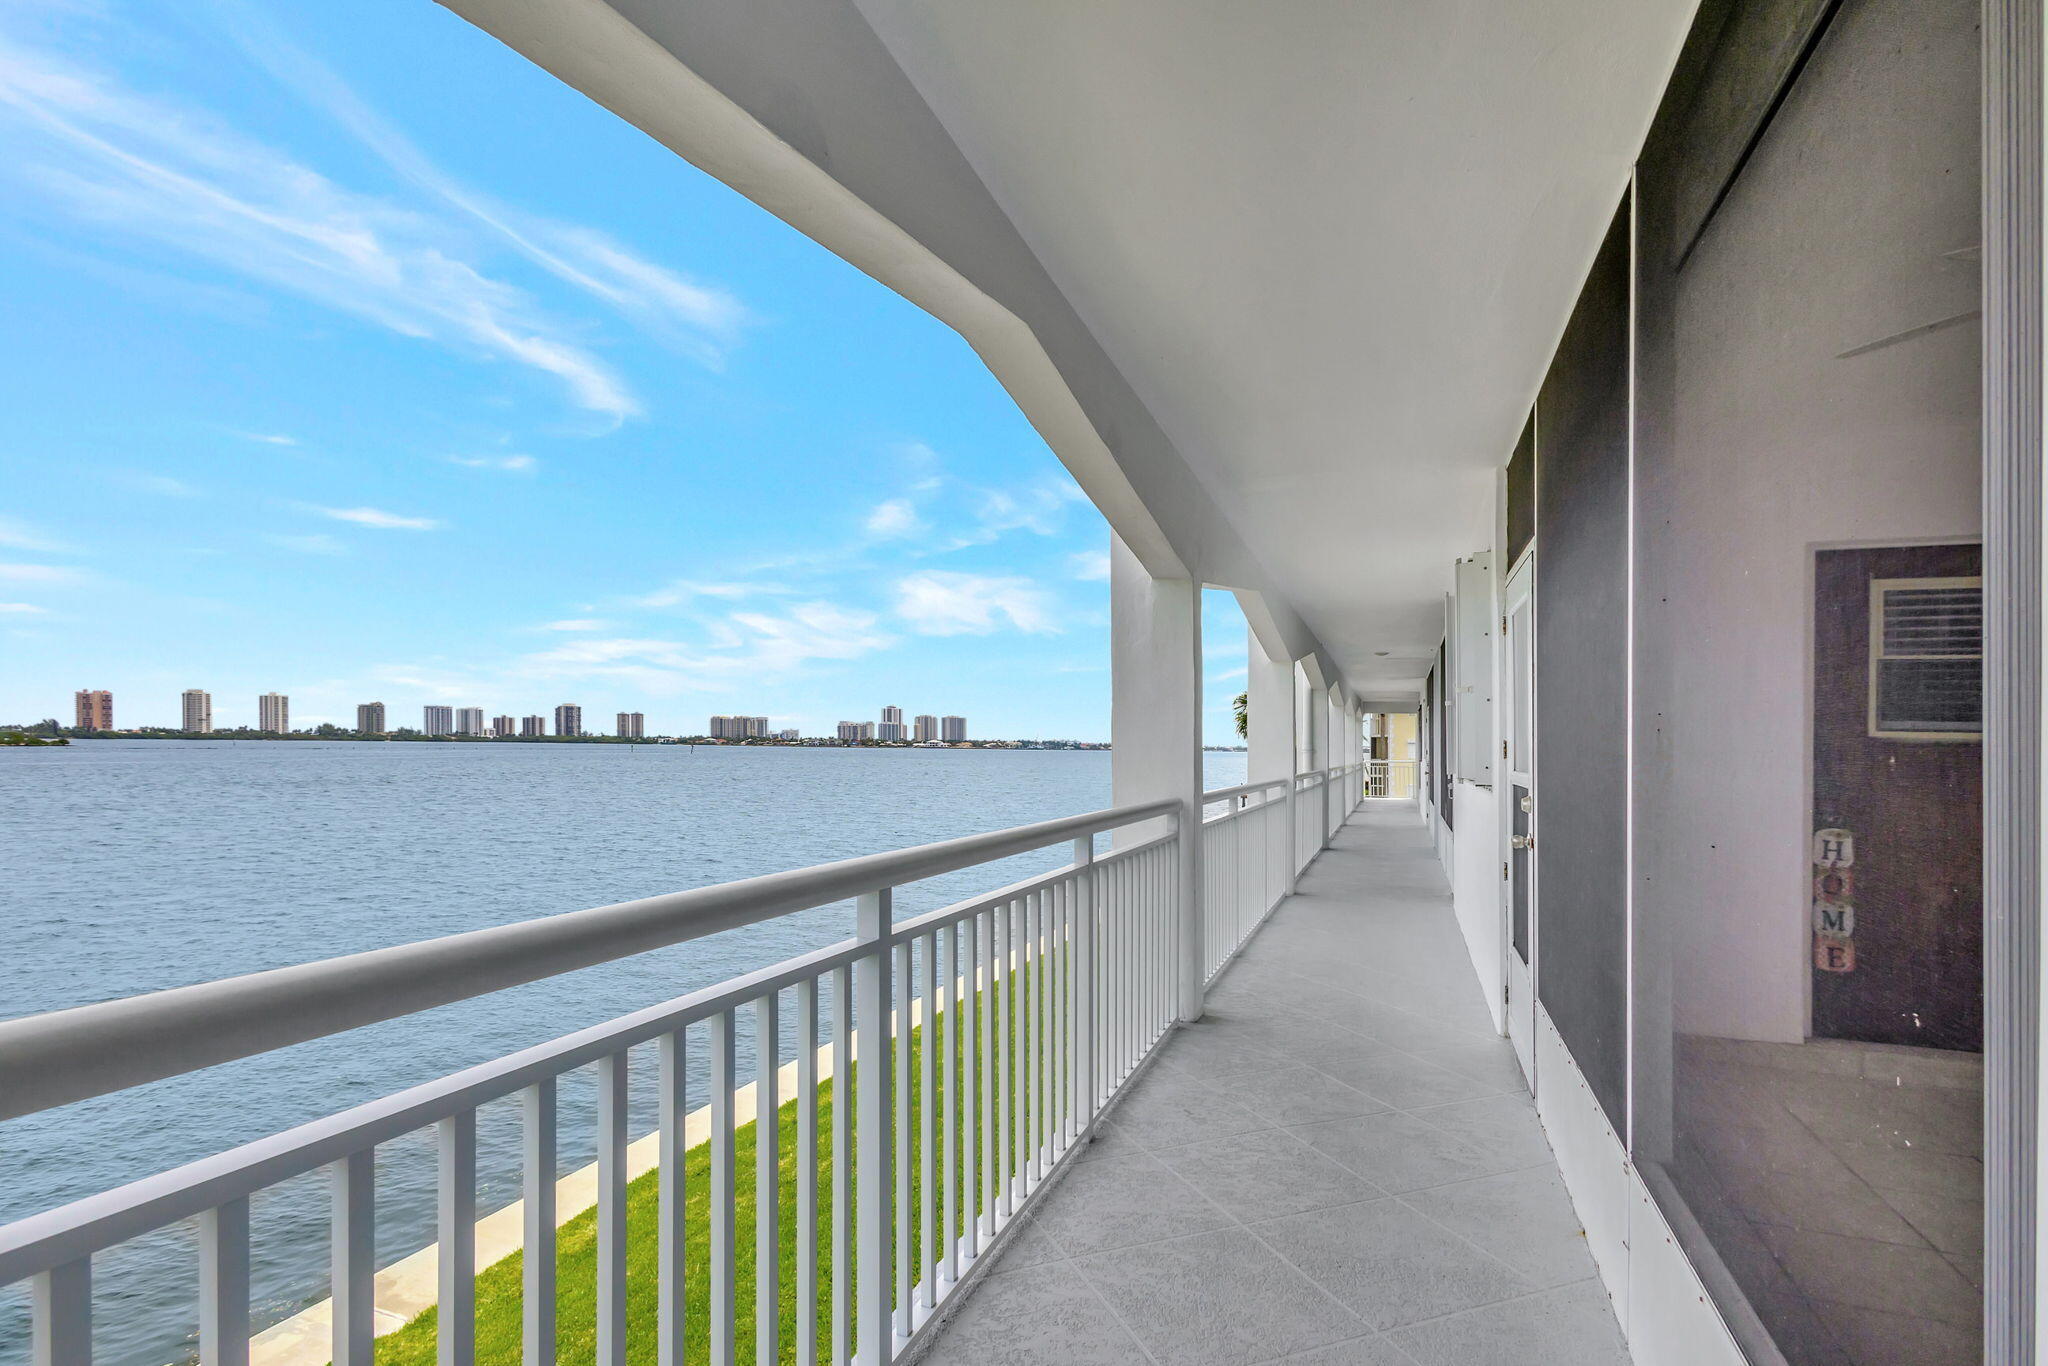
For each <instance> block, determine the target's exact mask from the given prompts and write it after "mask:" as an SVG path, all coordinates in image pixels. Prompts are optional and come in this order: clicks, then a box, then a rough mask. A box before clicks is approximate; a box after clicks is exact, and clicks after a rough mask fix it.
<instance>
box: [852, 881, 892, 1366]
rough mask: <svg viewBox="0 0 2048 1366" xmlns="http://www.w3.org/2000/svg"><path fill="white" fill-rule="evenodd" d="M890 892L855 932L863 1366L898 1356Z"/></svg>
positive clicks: (858, 1318) (862, 912) (863, 914)
mask: <svg viewBox="0 0 2048 1366" xmlns="http://www.w3.org/2000/svg"><path fill="white" fill-rule="evenodd" d="M890 908H891V897H890V889H889V888H887V887H884V888H882V889H881V890H879V891H874V892H868V893H865V894H863V895H862V896H861V898H860V905H859V910H858V912H857V923H858V933H859V935H860V938H861V940H862V942H863V943H865V944H866V945H867V946H868V947H869V952H868V955H867V957H865V958H863V959H862V960H861V971H860V974H859V976H858V978H857V979H856V982H855V987H856V990H857V992H858V999H857V1004H856V1006H855V1011H856V1016H855V1029H856V1031H857V1033H858V1036H859V1050H860V1064H859V1065H860V1087H859V1089H860V1118H859V1125H860V1136H859V1139H858V1143H859V1145H860V1147H859V1153H858V1157H857V1161H858V1164H859V1170H858V1173H857V1175H858V1184H859V1187H860V1191H859V1194H858V1196H857V1197H856V1198H857V1200H858V1202H859V1219H860V1231H859V1235H858V1237H859V1247H858V1249H857V1251H856V1252H855V1253H854V1258H855V1262H856V1265H857V1266H858V1268H859V1276H860V1279H859V1283H858V1284H859V1300H858V1308H856V1310H855V1311H854V1313H855V1319H854V1326H855V1330H856V1331H857V1332H858V1334H859V1340H860V1363H861V1366H886V1363H888V1361H889V1360H890V1359H891V1358H892V1357H893V1356H894V1355H895V1345H894V1343H893V1341H892V1340H891V1337H890V1325H889V1319H890V1304H891V1302H890V1294H889V1229H890V1225H891V1223H892V1220H891V1217H890V1214H891V1212H890V1208H889V1203H890V1191H889V1171H890V1167H891V1166H892V1162H891V1157H892V1152H891V1148H892V1145H893V1141H894V1140H893V1137H892V1132H891V1130H890V1127H889V1091H890V1078H889V998H890V995H891V992H890V987H889V966H890V964H889V935H890V932H891V929H890V919H891V909H890Z"/></svg>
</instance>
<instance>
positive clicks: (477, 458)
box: [448, 455, 540, 474]
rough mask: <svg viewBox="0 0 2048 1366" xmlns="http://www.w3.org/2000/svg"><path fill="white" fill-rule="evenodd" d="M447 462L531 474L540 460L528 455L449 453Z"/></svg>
mask: <svg viewBox="0 0 2048 1366" xmlns="http://www.w3.org/2000/svg"><path fill="white" fill-rule="evenodd" d="M448 463H449V464H451V465H461V466H463V467H465V468H467V469H472V470H502V471H503V472H505V473H507V474H532V473H533V472H534V471H535V470H537V469H539V468H540V461H538V460H536V459H534V458H533V457H532V456H530V455H451V456H449V457H448Z"/></svg>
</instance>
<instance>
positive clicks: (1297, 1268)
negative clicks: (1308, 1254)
mask: <svg viewBox="0 0 2048 1366" xmlns="http://www.w3.org/2000/svg"><path fill="white" fill-rule="evenodd" d="M1394 1198H1395V1200H1396V1202H1397V1203H1398V1197H1394ZM1379 1203H1380V1202H1379V1201H1377V1200H1358V1201H1354V1202H1353V1206H1355V1205H1373V1204H1379ZM1351 1207H1352V1206H1344V1205H1332V1206H1329V1208H1331V1209H1346V1208H1351ZM1308 1212H1309V1213H1311V1214H1314V1213H1320V1212H1321V1211H1318V1210H1310V1211H1308ZM1416 1213H1418V1214H1419V1213H1421V1211H1419V1210H1418V1211H1416ZM1298 1217H1299V1216H1298V1215H1291V1214H1281V1215H1276V1216H1274V1217H1273V1218H1271V1219H1266V1220H1261V1221H1260V1222H1261V1223H1268V1224H1276V1223H1279V1222H1280V1220H1282V1219H1293V1218H1298ZM1423 1217H1424V1218H1428V1216H1427V1215H1424V1216H1423ZM1431 1222H1432V1223H1434V1222H1435V1221H1434V1220H1431ZM1244 1228H1245V1231H1246V1232H1248V1233H1250V1234H1251V1235H1252V1236H1253V1237H1254V1238H1256V1239H1258V1240H1259V1242H1260V1243H1261V1244H1262V1245H1264V1247H1265V1248H1266V1250H1267V1251H1269V1252H1271V1253H1272V1254H1273V1255H1274V1256H1275V1257H1278V1258H1279V1259H1280V1260H1281V1261H1283V1262H1285V1263H1287V1265H1288V1266H1289V1267H1292V1268H1293V1270H1294V1273H1295V1274H1296V1275H1298V1276H1300V1277H1301V1278H1302V1279H1303V1280H1305V1281H1307V1282H1308V1283H1309V1284H1310V1285H1313V1286H1315V1288H1316V1289H1317V1290H1321V1291H1322V1293H1323V1294H1324V1295H1326V1296H1329V1297H1330V1298H1331V1299H1333V1300H1335V1299H1336V1297H1335V1296H1334V1295H1331V1294H1330V1292H1329V1291H1328V1290H1324V1289H1323V1286H1322V1284H1321V1283H1320V1282H1319V1281H1317V1280H1316V1278H1315V1277H1314V1276H1311V1275H1309V1273H1308V1272H1307V1271H1306V1270H1305V1269H1304V1268H1303V1267H1302V1266H1301V1264H1300V1263H1299V1262H1296V1261H1295V1260H1294V1259H1293V1258H1292V1257H1290V1256H1288V1255H1287V1254H1286V1253H1285V1252H1284V1251H1282V1250H1281V1249H1280V1248H1279V1247H1277V1246H1275V1245H1274V1243H1273V1241H1272V1240H1271V1239H1270V1238H1268V1237H1267V1236H1266V1235H1265V1234H1263V1233H1261V1232H1260V1231H1259V1228H1258V1225H1255V1224H1246V1225H1244ZM1509 1274H1510V1275H1513V1276H1514V1277H1515V1279H1516V1281H1518V1282H1521V1281H1522V1278H1521V1275H1520V1274H1519V1273H1517V1272H1514V1271H1513V1270H1512V1269H1510V1272H1509ZM1523 1283H1524V1284H1526V1282H1523ZM1558 1288H1560V1287H1556V1286H1549V1287H1544V1286H1538V1287H1535V1288H1534V1289H1532V1290H1530V1291H1527V1292H1525V1293H1523V1294H1519V1295H1510V1296H1507V1297H1506V1298H1505V1299H1499V1300H1488V1301H1485V1302H1484V1303H1481V1304H1470V1305H1466V1306H1465V1307H1464V1308H1463V1309H1457V1310H1453V1311H1452V1312H1451V1313H1450V1314H1438V1315H1435V1316H1434V1317H1433V1318H1429V1319H1417V1320H1415V1322H1414V1323H1403V1324H1397V1325H1396V1326H1395V1327H1393V1328H1373V1326H1372V1325H1371V1324H1369V1323H1367V1324H1366V1327H1367V1328H1370V1329H1372V1332H1373V1333H1376V1334H1379V1335H1381V1336H1388V1335H1391V1334H1393V1333H1395V1332H1397V1331H1399V1330H1400V1329H1403V1328H1413V1327H1415V1326H1416V1325H1417V1324H1422V1323H1433V1322H1435V1321H1436V1320H1437V1319H1442V1318H1452V1317H1455V1316H1456V1315H1458V1314H1463V1313H1470V1312H1471V1311H1472V1310H1474V1309H1486V1308H1490V1307H1492V1306H1493V1305H1496V1304H1506V1303H1509V1302H1510V1301H1513V1300H1518V1299H1527V1298H1529V1296H1530V1295H1541V1294H1543V1293H1545V1291H1546V1290H1554V1289H1558ZM1337 1304H1338V1307H1339V1308H1341V1309H1343V1310H1344V1311H1345V1312H1347V1313H1349V1314H1351V1315H1352V1316H1353V1317H1354V1318H1357V1319H1358V1321H1359V1322H1361V1323H1365V1319H1364V1317H1363V1316H1362V1315H1360V1314H1359V1313H1358V1311H1357V1310H1355V1309H1352V1308H1351V1306H1349V1305H1347V1304H1344V1303H1343V1302H1342V1301H1341V1300H1339V1301H1337ZM1340 1341H1352V1339H1348V1338H1346V1339H1340ZM1410 1355H1411V1356H1412V1355H1413V1354H1412V1353H1411V1354H1410Z"/></svg>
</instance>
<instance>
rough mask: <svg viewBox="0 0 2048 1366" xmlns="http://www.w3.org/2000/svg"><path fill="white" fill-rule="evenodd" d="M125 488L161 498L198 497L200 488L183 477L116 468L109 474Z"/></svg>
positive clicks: (116, 482) (109, 477)
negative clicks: (175, 477)
mask: <svg viewBox="0 0 2048 1366" xmlns="http://www.w3.org/2000/svg"><path fill="white" fill-rule="evenodd" d="M107 478H108V479H110V480H112V481H113V482H114V483H115V484H118V485H120V486H121V487H122V488H124V489H133V490H134V491H135V492H137V493H153V494H155V495H157V496H158V497H160V498H197V497H198V496H199V490H198V489H196V488H194V487H193V486H192V485H190V484H188V483H186V482H185V481H184V480H182V479H174V478H172V477H171V476H170V475H168V474H149V473H146V472H144V471H142V470H115V471H114V472H113V473H111V474H109V475H108V476H107Z"/></svg>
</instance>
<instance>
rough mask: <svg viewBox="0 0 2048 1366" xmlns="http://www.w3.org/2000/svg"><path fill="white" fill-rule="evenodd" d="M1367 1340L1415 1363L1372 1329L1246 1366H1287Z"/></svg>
mask: <svg viewBox="0 0 2048 1366" xmlns="http://www.w3.org/2000/svg"><path fill="white" fill-rule="evenodd" d="M1359 1322H1361V1323H1363V1322H1364V1320H1363V1319H1361V1320H1359ZM1368 1339H1371V1340H1374V1341H1378V1342H1382V1343H1384V1344H1386V1346H1387V1349H1388V1350H1389V1351H1391V1352H1392V1353H1393V1354H1394V1355H1395V1356H1396V1357H1399V1358H1400V1359H1401V1360H1402V1361H1406V1362H1411V1363H1413V1362H1415V1355H1414V1353H1412V1352H1410V1351H1409V1350H1408V1349H1407V1348H1405V1347H1403V1346H1402V1345H1401V1344H1400V1343H1398V1342H1396V1341H1394V1340H1393V1338H1391V1337H1389V1336H1388V1335H1387V1334H1386V1333H1384V1332H1382V1331H1381V1330H1379V1329H1377V1328H1373V1329H1371V1330H1370V1331H1368V1332H1364V1333H1361V1334H1359V1335H1358V1336H1357V1337H1355V1338H1338V1339H1337V1340H1336V1341H1335V1342H1326V1343H1324V1344H1323V1345H1322V1346H1320V1347H1305V1348H1303V1349H1302V1350H1301V1351H1299V1352H1289V1353H1288V1354H1287V1355H1286V1356H1278V1357H1262V1358H1260V1359H1259V1360H1258V1361H1256V1362H1250V1363H1247V1366H1287V1363H1288V1362H1290V1361H1306V1360H1307V1359H1308V1358H1309V1357H1312V1356H1314V1355H1315V1354H1316V1353H1318V1352H1327V1351H1329V1350H1331V1349H1332V1348H1335V1347H1342V1346H1344V1345H1345V1344H1346V1343H1352V1342H1364V1341H1367V1340H1368ZM1416 1366H1419V1363H1417V1364H1416Z"/></svg>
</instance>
